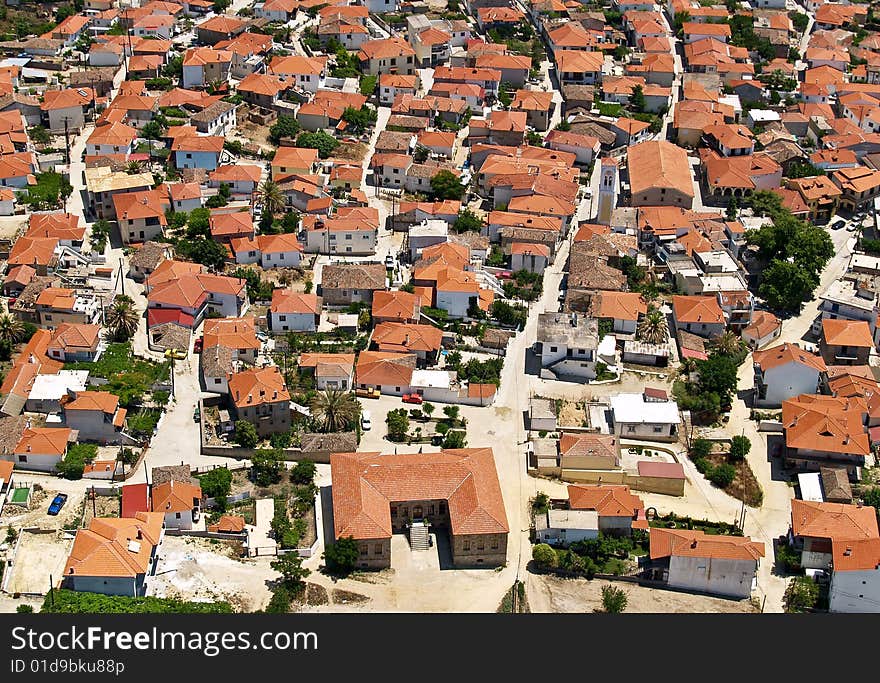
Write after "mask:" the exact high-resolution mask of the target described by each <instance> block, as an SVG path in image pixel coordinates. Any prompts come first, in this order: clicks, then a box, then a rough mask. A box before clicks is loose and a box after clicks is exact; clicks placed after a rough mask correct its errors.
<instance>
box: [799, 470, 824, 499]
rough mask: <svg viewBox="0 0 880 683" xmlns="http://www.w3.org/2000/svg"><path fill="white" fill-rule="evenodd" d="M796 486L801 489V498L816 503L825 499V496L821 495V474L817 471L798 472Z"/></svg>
mask: <svg viewBox="0 0 880 683" xmlns="http://www.w3.org/2000/svg"><path fill="white" fill-rule="evenodd" d="M798 486H799V487H800V489H801V500H812V501H814V502H816V503H822V502H824V501H825V496H823V495H822V475H821V474H819V473H818V472H801V473H800V474H798Z"/></svg>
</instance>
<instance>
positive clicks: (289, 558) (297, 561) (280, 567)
mask: <svg viewBox="0 0 880 683" xmlns="http://www.w3.org/2000/svg"><path fill="white" fill-rule="evenodd" d="M269 566H270V567H272V569H274V570H275V571H276V572H278V573H279V574H281V580H282V581H283V582H284V586H285V588H287V590H288V591H290V593H291V594H293V595H297V594H299V593H302V591H303V590H304V589H305V587H306V584H305V581H304V580H303V579H305V578H306V577H307V576H308V575H309V574H311V573H312V572H311V570H309V569H306V568H305V567H303V566H302V558H301V557H300V556H299V555H298V554H297V553H285V554H284V555H279V556H278V559H277V560H274V561H273V562H271V563H270V564H269Z"/></svg>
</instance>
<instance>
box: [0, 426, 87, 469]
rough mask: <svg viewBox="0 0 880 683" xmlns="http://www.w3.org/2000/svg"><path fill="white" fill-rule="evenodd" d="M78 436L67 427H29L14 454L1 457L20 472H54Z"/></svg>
mask: <svg viewBox="0 0 880 683" xmlns="http://www.w3.org/2000/svg"><path fill="white" fill-rule="evenodd" d="M76 439H77V435H76V433H75V432H72V431H71V430H70V429H68V428H67V427H28V428H26V429H25V430H24V432H22V435H21V438H20V439H19V440H18V443H17V444H16V446H15V448H13V450H12V453H8V454H4V455H2V456H0V457H2V458H3V459H5V460H7V461H12V462H14V463H15V467H17V468H18V469H20V470H34V471H37V472H54V471H55V469H56V466H57V465H58V463H60V462H61V461H62V460H63V459H64V456H65V455H66V454H67V448H68V445H69V444H70V443H71V442H75V441H76Z"/></svg>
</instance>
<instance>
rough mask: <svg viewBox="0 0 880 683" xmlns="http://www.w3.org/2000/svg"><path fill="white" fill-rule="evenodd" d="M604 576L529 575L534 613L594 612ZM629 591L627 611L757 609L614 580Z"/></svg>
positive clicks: (745, 603) (528, 588)
mask: <svg viewBox="0 0 880 683" xmlns="http://www.w3.org/2000/svg"><path fill="white" fill-rule="evenodd" d="M608 583H610V582H609V581H603V580H601V579H594V580H593V581H587V580H586V579H560V578H557V577H555V576H544V575H539V574H529V576H528V579H527V580H526V591H527V592H526V595H527V597H528V601H529V607H530V608H531V611H532V612H554V613H556V612H562V613H567V612H592V611H594V610H601V609H602V586H605V585H607V584H608ZM613 585H614V586H615V587H617V588H622V589H623V590H624V591H625V592H626V596H627V605H626V612H632V613H647V614H651V613H674V614H689V613H710V612H721V613H754V612H757V609H756V608H755V607H754V606H753V605H752V604H751V603H750V602H748V601H747V600H739V601H738V600H725V599H723V598H713V597H710V596H708V595H693V594H691V593H680V592H678V591H669V590H663V589H659V588H646V587H644V586H639V585H638V584H635V583H629V582H625V581H614V582H613Z"/></svg>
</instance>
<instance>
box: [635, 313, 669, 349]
mask: <svg viewBox="0 0 880 683" xmlns="http://www.w3.org/2000/svg"><path fill="white" fill-rule="evenodd" d="M636 331H637V336H638V338H639V339H641V340H642V341H643V342H646V343H648V344H665V343H666V340H667V338H668V336H669V325H667V323H666V317H665V316H664V315H663V312H662V311H660V310H659V309H657V308H654V307H653V306H652V307H651V308H649V309H648V312H647V313H646V314H645V317H644V318H642V320H641V321H640V322H639V326H638V328H637V330H636Z"/></svg>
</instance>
